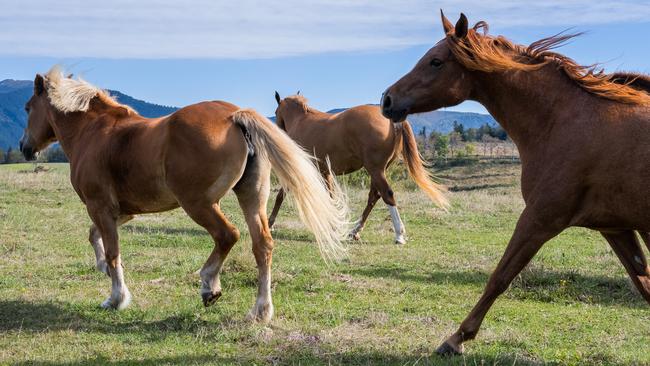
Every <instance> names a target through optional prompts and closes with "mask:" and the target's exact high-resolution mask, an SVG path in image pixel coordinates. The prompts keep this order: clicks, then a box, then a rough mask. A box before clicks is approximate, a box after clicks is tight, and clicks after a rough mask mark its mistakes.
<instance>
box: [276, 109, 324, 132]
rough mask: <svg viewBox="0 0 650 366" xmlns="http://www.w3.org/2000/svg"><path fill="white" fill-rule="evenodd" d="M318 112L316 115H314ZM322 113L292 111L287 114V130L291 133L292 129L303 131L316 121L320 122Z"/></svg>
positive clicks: (285, 123) (285, 120)
mask: <svg viewBox="0 0 650 366" xmlns="http://www.w3.org/2000/svg"><path fill="white" fill-rule="evenodd" d="M314 112H316V113H314ZM320 115H321V112H318V111H312V112H308V111H304V110H299V109H297V108H295V109H292V110H290V111H289V113H288V114H287V117H286V118H285V119H284V125H285V129H286V130H287V132H288V131H291V130H292V129H301V128H305V127H307V128H308V126H309V124H310V123H313V122H314V121H315V120H320V119H321V118H320Z"/></svg>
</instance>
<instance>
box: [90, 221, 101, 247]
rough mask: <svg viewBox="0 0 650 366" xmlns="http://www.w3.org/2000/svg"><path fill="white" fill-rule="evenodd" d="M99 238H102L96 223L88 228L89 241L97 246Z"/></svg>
mask: <svg viewBox="0 0 650 366" xmlns="http://www.w3.org/2000/svg"><path fill="white" fill-rule="evenodd" d="M99 238H100V235H99V230H98V229H97V227H96V226H95V225H92V226H91V227H90V229H89V230H88V241H89V242H90V244H92V245H93V246H95V243H96V242H97V240H98V239H99Z"/></svg>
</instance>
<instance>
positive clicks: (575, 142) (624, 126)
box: [382, 14, 650, 354]
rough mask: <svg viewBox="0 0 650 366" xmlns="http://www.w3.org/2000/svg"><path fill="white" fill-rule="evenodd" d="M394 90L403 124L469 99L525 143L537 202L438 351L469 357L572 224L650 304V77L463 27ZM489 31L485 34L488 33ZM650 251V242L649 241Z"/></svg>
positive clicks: (393, 107) (553, 41)
mask: <svg viewBox="0 0 650 366" xmlns="http://www.w3.org/2000/svg"><path fill="white" fill-rule="evenodd" d="M442 22H443V27H444V31H445V35H446V36H445V38H444V39H443V40H442V41H440V42H438V43H437V44H436V45H435V46H434V47H433V48H432V49H431V50H429V51H428V52H427V53H426V54H425V55H424V56H423V57H422V59H420V61H418V63H417V64H416V65H415V67H414V68H413V70H412V71H410V72H409V73H408V74H406V75H405V76H404V77H402V78H401V79H400V80H399V81H397V82H396V83H395V84H393V85H392V86H391V87H389V88H388V89H387V90H386V92H385V93H384V96H383V100H382V109H383V113H384V115H385V116H387V117H389V118H390V119H391V120H393V121H394V122H399V121H401V120H403V119H404V117H405V116H406V115H407V114H408V113H418V112H425V111H431V110H435V109H438V108H441V107H447V106H452V105H456V104H458V103H461V102H462V101H464V100H467V99H470V100H475V101H478V102H480V103H481V104H482V105H484V106H485V107H486V108H487V109H488V111H489V112H490V113H491V114H492V115H493V116H494V117H495V118H496V120H497V121H499V123H500V124H501V126H503V128H504V129H505V130H506V131H507V132H508V135H510V136H511V137H512V139H513V141H514V142H515V143H516V145H517V147H518V149H519V153H520V155H521V161H522V176H521V190H522V194H523V198H524V201H525V204H526V207H525V209H524V211H523V212H522V214H521V216H520V218H519V221H518V222H517V226H516V227H515V231H514V234H513V236H512V239H510V243H509V244H508V247H507V248H506V251H505V254H504V255H503V258H501V261H500V262H499V264H498V265H497V267H496V269H495V271H494V273H493V274H492V275H491V276H490V279H489V281H488V283H487V286H486V288H485V291H484V293H483V296H482V297H481V299H480V300H479V301H478V303H477V304H476V306H475V307H474V309H472V311H471V312H470V314H469V316H468V317H467V318H466V319H465V320H464V321H463V322H462V324H461V325H460V328H459V329H458V331H457V332H456V333H454V334H453V335H452V336H451V337H450V338H448V339H447V340H446V342H445V343H443V345H442V346H440V348H438V352H439V353H442V354H448V353H460V352H462V350H463V345H462V343H463V342H464V341H466V340H469V339H473V338H474V337H475V336H476V334H477V332H478V330H479V327H480V325H481V322H482V321H483V318H484V317H485V314H486V313H487V311H488V310H489V308H490V307H491V306H492V304H493V303H494V301H495V300H496V298H497V297H498V296H499V295H500V294H501V293H503V292H504V291H505V290H506V289H507V288H508V286H509V285H510V283H511V282H512V280H513V279H514V278H515V276H516V275H517V274H518V273H519V272H520V271H521V270H522V269H523V268H524V267H525V266H526V265H527V264H528V262H529V261H530V260H531V259H532V258H533V256H534V255H535V253H537V251H538V250H539V249H540V248H541V247H542V245H543V244H544V243H545V242H547V241H548V240H550V239H551V238H553V237H554V236H556V235H557V234H559V233H560V232H561V231H563V230H564V229H565V228H567V227H570V226H580V227H587V228H591V229H594V230H598V231H600V232H601V233H602V235H603V236H604V237H605V239H606V240H607V241H608V242H609V244H610V245H611V247H612V249H613V250H614V253H616V255H617V256H618V258H619V259H620V261H621V262H622V263H623V266H624V267H625V269H626V270H627V272H628V273H629V275H630V277H631V278H632V282H633V283H634V284H635V285H636V287H637V288H638V289H639V292H640V293H641V296H643V298H645V299H646V300H647V301H648V302H649V303H650V268H648V262H647V261H646V257H645V255H644V253H643V250H642V248H641V246H640V244H639V241H638V239H637V236H636V234H635V231H639V232H641V234H642V236H643V238H644V239H647V238H648V235H647V234H646V233H647V232H648V231H650V214H649V212H650V199H649V198H648V192H647V190H648V181H649V180H650V134H649V133H648V129H649V128H650V93H649V92H650V89H648V86H649V85H650V79H649V78H648V77H646V76H642V75H631V74H622V73H618V74H606V73H604V72H602V71H598V70H595V69H594V68H593V67H585V66H580V65H578V64H577V63H576V62H574V61H573V60H571V59H569V58H568V57H566V56H563V55H561V54H558V53H556V52H552V51H551V49H552V48H554V47H556V46H559V45H561V44H562V43H564V42H565V41H566V40H568V39H570V38H571V37H573V36H572V35H558V36H554V37H550V38H545V39H542V40H540V41H537V42H534V43H532V44H531V45H530V46H528V47H524V46H520V45H515V44H513V43H512V42H510V41H509V40H507V39H506V38H504V37H492V36H488V35H487V24H486V23H484V22H479V23H478V24H476V25H475V26H474V27H473V28H471V29H469V28H468V22H467V18H466V17H465V16H464V15H462V14H461V17H460V20H459V21H458V22H457V23H456V25H455V26H454V25H453V24H452V23H450V22H449V20H447V19H446V18H445V17H444V15H443V16H442ZM480 30H483V32H480ZM646 244H648V246H649V248H650V243H648V241H647V240H646Z"/></svg>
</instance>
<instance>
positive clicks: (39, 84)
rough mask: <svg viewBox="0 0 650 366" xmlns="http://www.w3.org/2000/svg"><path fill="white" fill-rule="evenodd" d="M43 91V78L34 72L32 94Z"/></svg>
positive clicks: (38, 93) (39, 93)
mask: <svg viewBox="0 0 650 366" xmlns="http://www.w3.org/2000/svg"><path fill="white" fill-rule="evenodd" d="M44 91H45V79H44V78H43V76H41V74H36V78H34V95H36V96H38V95H41V94H42V93H43V92H44Z"/></svg>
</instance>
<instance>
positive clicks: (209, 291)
mask: <svg viewBox="0 0 650 366" xmlns="http://www.w3.org/2000/svg"><path fill="white" fill-rule="evenodd" d="M181 207H183V209H184V210H185V212H187V214H188V215H189V216H190V217H191V218H192V220H194V222H196V223H197V224H199V225H201V226H202V227H203V228H205V230H207V231H208V233H209V234H210V236H212V240H214V249H212V253H211V254H210V256H209V257H208V260H207V261H206V262H205V264H204V265H203V267H202V268H201V271H200V275H201V298H202V300H203V305H205V306H210V305H212V304H214V302H215V301H217V300H218V299H219V298H220V297H221V279H220V273H221V268H222V267H223V263H224V261H225V259H226V256H227V255H228V253H229V252H230V249H232V247H233V245H235V243H236V242H237V240H239V231H238V230H237V228H236V227H234V226H233V225H232V224H231V223H230V222H229V221H228V219H227V218H226V216H224V214H223V212H221V209H220V208H219V204H218V203H211V202H210V201H209V200H207V199H206V200H199V201H194V202H193V201H190V200H187V199H185V200H183V201H181Z"/></svg>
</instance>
